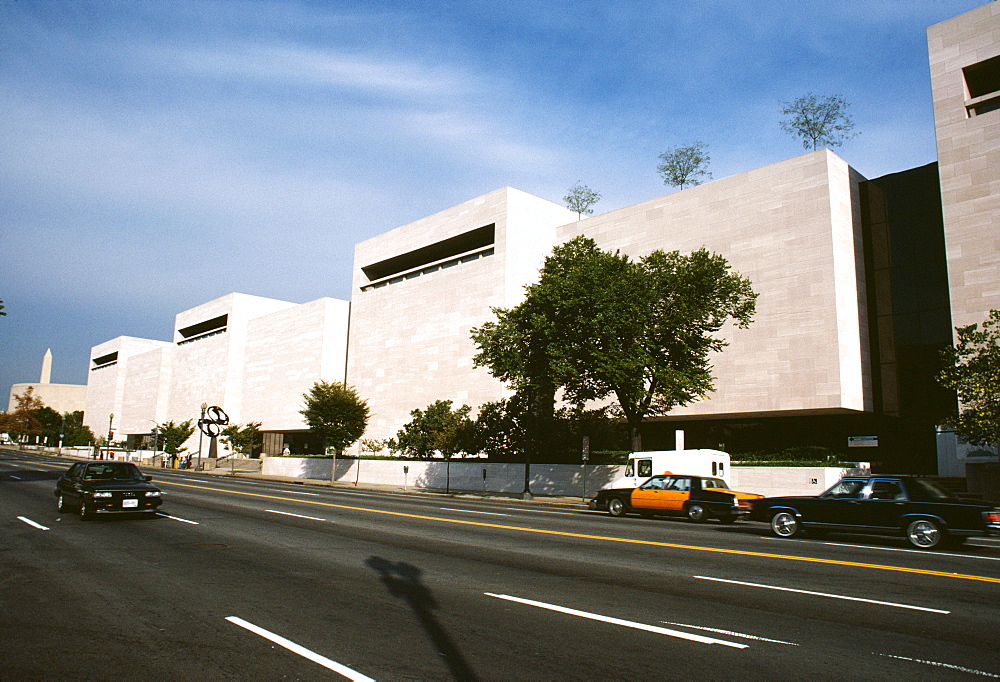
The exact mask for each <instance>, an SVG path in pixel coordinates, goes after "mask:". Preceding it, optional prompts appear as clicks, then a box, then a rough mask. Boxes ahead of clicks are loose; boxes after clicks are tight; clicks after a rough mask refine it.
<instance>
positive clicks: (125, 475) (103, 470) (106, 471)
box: [83, 462, 143, 481]
mask: <svg viewBox="0 0 1000 682" xmlns="http://www.w3.org/2000/svg"><path fill="white" fill-rule="evenodd" d="M83 478H84V479H85V480H88V481H140V480H142V479H143V476H142V472H140V471H139V469H138V468H137V467H136V466H135V465H134V464H129V463H127V462H111V463H108V464H91V465H90V466H88V467H87V473H85V474H84V476H83Z"/></svg>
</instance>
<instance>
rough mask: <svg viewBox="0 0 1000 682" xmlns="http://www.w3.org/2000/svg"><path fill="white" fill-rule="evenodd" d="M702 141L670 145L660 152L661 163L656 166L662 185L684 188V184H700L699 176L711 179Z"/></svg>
mask: <svg viewBox="0 0 1000 682" xmlns="http://www.w3.org/2000/svg"><path fill="white" fill-rule="evenodd" d="M707 149H708V146H707V145H706V144H705V143H704V142H695V143H694V144H689V145H680V146H677V147H672V148H670V149H668V150H667V151H665V152H663V153H662V154H660V157H659V158H660V161H662V162H663V163H661V164H660V165H659V166H657V167H656V170H657V171H659V173H660V176H661V177H662V178H663V184H664V185H670V186H671V187H679V188H680V189H684V187H685V186H686V185H699V184H701V180H700V178H707V179H709V180H711V179H712V174H711V173H709V172H708V170H706V169H707V168H708V162H709V161H710V159H709V157H708V153H707V151H706V150H707Z"/></svg>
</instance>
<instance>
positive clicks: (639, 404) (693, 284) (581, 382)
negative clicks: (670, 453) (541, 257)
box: [473, 237, 757, 451]
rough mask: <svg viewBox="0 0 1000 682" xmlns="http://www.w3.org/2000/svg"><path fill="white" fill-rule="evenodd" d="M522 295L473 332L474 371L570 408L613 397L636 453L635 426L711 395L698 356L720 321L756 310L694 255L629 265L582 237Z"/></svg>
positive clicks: (716, 342)
mask: <svg viewBox="0 0 1000 682" xmlns="http://www.w3.org/2000/svg"><path fill="white" fill-rule="evenodd" d="M527 289H528V293H527V296H526V298H525V300H524V301H523V302H522V303H521V304H520V305H519V306H517V307H515V308H513V309H510V310H501V309H496V310H494V313H495V314H496V315H497V321H496V322H489V323H487V324H485V325H483V326H482V327H479V328H478V329H474V330H473V340H474V341H475V342H476V344H477V346H478V347H479V348H480V352H479V353H478V354H477V355H476V363H477V365H480V366H485V367H488V368H489V369H490V372H491V373H492V374H493V375H494V376H496V377H497V378H498V379H500V380H502V381H505V382H509V383H511V384H512V385H513V386H514V387H515V388H517V387H518V386H520V385H524V384H529V385H530V384H532V383H534V384H536V385H542V384H544V382H548V383H549V385H551V386H555V387H558V388H561V389H562V392H563V396H564V398H565V399H566V400H567V401H568V402H569V403H570V404H573V405H585V404H586V403H588V402H590V401H594V400H602V399H605V398H608V397H614V398H615V399H616V400H617V403H618V407H619V409H620V410H621V414H622V416H624V418H625V420H626V421H627V423H628V425H629V435H630V440H631V443H632V448H633V450H636V451H639V450H641V449H642V440H641V431H640V428H641V424H642V422H643V420H644V419H645V418H646V417H650V416H659V415H664V414H666V413H667V412H668V411H669V410H671V409H672V408H674V407H676V406H680V405H686V404H688V403H690V402H692V401H694V400H696V399H698V398H701V397H703V396H705V395H706V394H707V393H708V392H709V391H711V390H712V387H713V377H712V368H711V363H710V362H709V355H710V353H712V352H717V351H721V350H722V349H723V348H724V347H725V346H726V342H725V341H724V340H723V339H721V338H719V337H717V336H716V333H717V332H718V331H719V330H720V329H721V328H722V326H723V325H724V324H725V323H726V322H727V321H731V322H732V323H734V324H735V325H736V326H737V327H740V328H745V327H747V326H748V325H749V324H750V322H751V319H752V317H753V313H754V311H755V308H756V299H757V295H756V294H755V293H754V292H753V290H752V288H751V285H750V282H749V280H747V279H745V278H744V277H742V276H740V275H739V274H737V273H734V272H731V271H730V268H729V264H728V263H727V262H726V260H725V259H724V258H723V257H722V256H719V255H717V254H712V253H709V252H708V251H706V250H705V249H700V250H698V251H695V252H694V253H692V254H690V255H687V256H685V255H682V254H680V253H679V252H676V251H674V252H670V253H665V252H663V251H654V252H653V253H651V254H649V255H648V256H646V257H644V258H642V259H641V260H640V261H638V262H633V261H631V260H629V258H628V257H627V256H624V255H622V254H620V253H618V252H614V253H609V252H604V251H601V250H600V249H598V248H597V245H596V244H595V242H594V241H593V240H592V239H589V238H585V237H577V238H575V239H573V240H571V241H569V242H566V243H565V244H562V245H560V246H557V247H556V248H555V249H554V251H553V253H552V255H550V256H549V257H548V258H547V259H546V261H545V265H544V266H543V268H542V273H541V277H540V278H539V281H538V283H537V284H534V285H532V286H530V287H528V288H527ZM532 357H535V358H542V359H544V362H542V363H537V364H533V363H532V362H531V358H532ZM543 375H544V376H543ZM540 377H542V378H540ZM552 395H553V396H554V393H553V394H552ZM529 430H530V429H529Z"/></svg>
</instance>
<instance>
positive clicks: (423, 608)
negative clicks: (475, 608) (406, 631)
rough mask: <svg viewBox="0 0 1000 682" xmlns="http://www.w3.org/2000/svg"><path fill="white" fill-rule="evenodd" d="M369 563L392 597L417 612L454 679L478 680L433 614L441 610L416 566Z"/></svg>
mask: <svg viewBox="0 0 1000 682" xmlns="http://www.w3.org/2000/svg"><path fill="white" fill-rule="evenodd" d="M365 563H366V564H367V565H368V567H369V568H371V569H372V570H374V571H375V572H376V573H378V574H379V578H380V579H381V580H382V583H383V584H384V585H385V586H386V588H387V589H388V590H389V594H391V595H392V596H394V597H399V598H400V599H403V600H404V601H406V603H407V604H408V605H409V606H410V608H411V609H413V613H414V614H415V615H416V616H417V620H418V621H419V622H420V625H421V626H422V627H423V628H424V631H425V632H426V633H427V636H428V637H429V638H430V640H431V642H432V643H433V644H434V646H435V648H436V649H437V651H438V653H439V654H441V656H443V657H444V660H445V663H446V664H447V666H448V670H449V671H451V674H452V677H454V678H455V679H456V680H476V679H478V678H477V677H476V674H475V673H474V672H473V671H472V668H470V667H469V664H468V663H466V661H465V659H464V658H463V656H462V654H461V652H459V650H458V648H457V647H456V646H455V643H454V642H452V640H451V637H449V636H448V633H447V632H445V630H444V628H442V627H441V624H440V623H439V622H438V620H437V618H436V617H435V616H434V613H433V611H434V610H435V609H436V608H437V604H436V603H435V601H434V596H433V595H432V594H431V591H430V590H429V589H427V587H426V586H425V585H423V584H421V582H420V574H421V571H420V569H419V568H417V567H416V566H413V565H412V564H408V563H405V562H402V561H400V562H392V561H389V560H388V559H383V558H381V557H377V556H373V557H369V558H368V560H367V561H366V562H365Z"/></svg>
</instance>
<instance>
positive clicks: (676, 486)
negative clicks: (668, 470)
mask: <svg viewBox="0 0 1000 682" xmlns="http://www.w3.org/2000/svg"><path fill="white" fill-rule="evenodd" d="M666 489H667V490H691V479H690V478H689V477H687V476H673V477H671V479H670V483H668V484H667V488H666Z"/></svg>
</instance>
